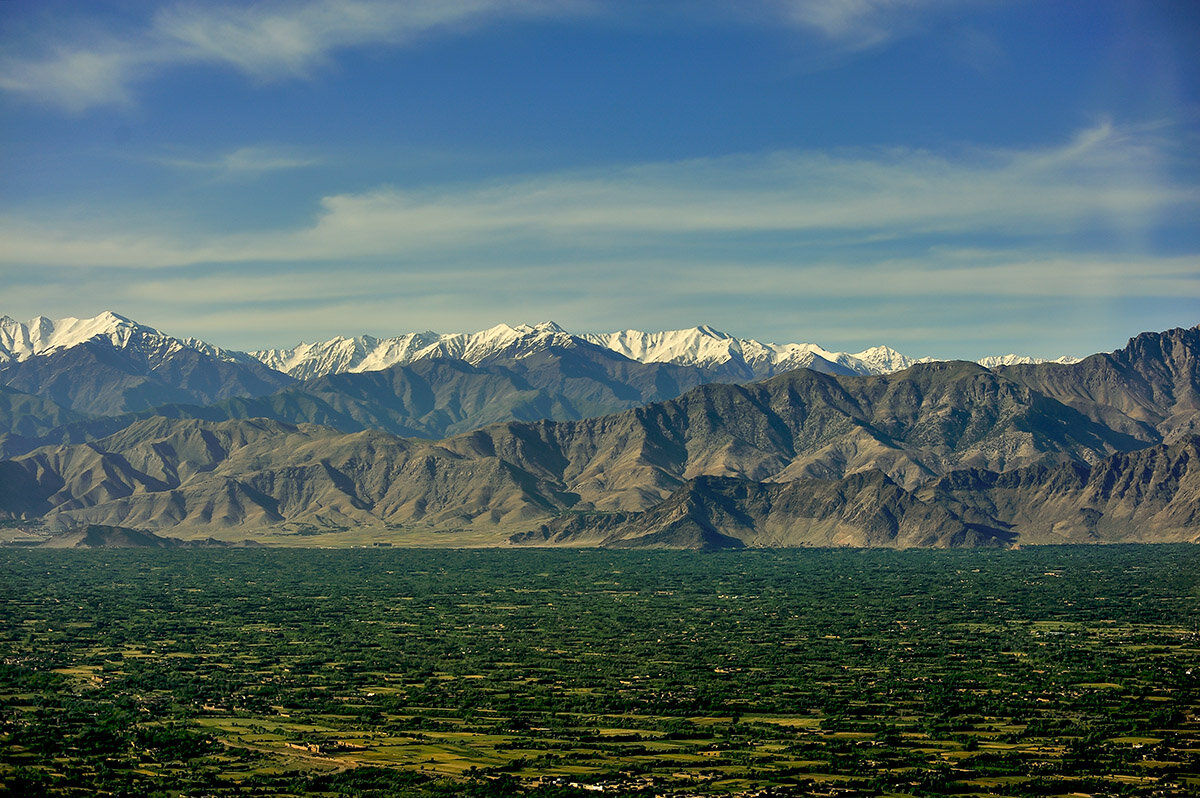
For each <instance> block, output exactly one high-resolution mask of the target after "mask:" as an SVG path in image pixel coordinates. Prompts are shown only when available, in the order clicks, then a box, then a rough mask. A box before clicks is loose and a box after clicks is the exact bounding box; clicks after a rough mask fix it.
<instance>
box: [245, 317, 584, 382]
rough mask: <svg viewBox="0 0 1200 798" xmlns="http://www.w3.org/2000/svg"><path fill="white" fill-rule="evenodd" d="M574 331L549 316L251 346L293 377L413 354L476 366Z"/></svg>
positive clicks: (409, 358)
mask: <svg viewBox="0 0 1200 798" xmlns="http://www.w3.org/2000/svg"><path fill="white" fill-rule="evenodd" d="M578 340H579V338H578V337H577V336H572V335H570V334H568V333H567V332H566V331H565V330H563V329H562V328H561V327H559V326H558V325H557V324H555V323H554V322H543V323H542V324H537V325H533V326H530V325H528V324H521V325H518V326H516V327H510V326H509V325H507V324H498V325H496V326H495V327H492V328H490V329H487V330H481V331H479V332H475V333H435V332H420V333H406V334H404V335H398V336H396V337H394V338H373V337H372V336H369V335H360V336H358V337H356V338H332V339H330V340H328V341H320V342H317V343H311V344H310V343H301V344H299V345H297V346H295V347H293V348H291V349H266V350H262V351H257V352H251V353H250V355H251V356H253V357H256V358H258V359H259V360H261V361H262V362H263V363H265V364H266V365H267V366H270V367H271V368H273V369H275V370H276V371H282V372H285V373H286V374H290V375H291V376H293V377H296V378H297V379H302V380H303V379H310V378H312V377H323V376H325V375H326V374H338V373H342V372H361V371H379V370H381V369H385V368H389V367H391V366H400V365H406V364H408V363H412V362H413V361H416V360H430V359H432V358H450V359H453V360H464V361H466V362H468V363H470V364H471V365H474V366H477V365H479V364H480V363H482V362H484V361H485V360H489V359H493V358H496V357H520V356H522V355H523V354H526V355H527V354H529V353H530V352H531V351H535V350H536V349H538V348H544V347H545V346H550V345H553V346H574V345H576V343H577V342H578Z"/></svg>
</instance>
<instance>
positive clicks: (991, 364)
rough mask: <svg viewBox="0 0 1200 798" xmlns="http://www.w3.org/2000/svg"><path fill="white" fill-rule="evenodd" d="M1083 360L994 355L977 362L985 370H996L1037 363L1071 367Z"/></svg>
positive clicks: (1068, 356) (1068, 357) (1075, 358)
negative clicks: (1003, 367)
mask: <svg viewBox="0 0 1200 798" xmlns="http://www.w3.org/2000/svg"><path fill="white" fill-rule="evenodd" d="M1080 360H1081V358H1077V357H1071V356H1070V355H1063V356H1062V357H1056V358H1054V359H1053V360H1046V359H1045V358H1040V357H1029V355H1011V354H1010V355H992V356H991V357H985V358H980V359H979V360H977V361H976V362H977V363H978V364H979V365H981V366H983V367H984V368H989V369H994V368H996V367H997V366H1024V365H1030V364H1036V363H1062V364H1063V365H1066V366H1069V365H1071V364H1072V363H1078V362H1079V361H1080Z"/></svg>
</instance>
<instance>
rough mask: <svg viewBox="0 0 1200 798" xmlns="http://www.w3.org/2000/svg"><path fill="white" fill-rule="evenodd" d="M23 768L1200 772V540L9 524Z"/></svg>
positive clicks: (778, 786) (958, 780) (68, 789)
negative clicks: (636, 539)
mask: <svg viewBox="0 0 1200 798" xmlns="http://www.w3.org/2000/svg"><path fill="white" fill-rule="evenodd" d="M0 606H2V611H0V662H2V664H0V723H2V724H3V725H2V728H0V743H2V744H0V794H12V795H37V794H50V795H80V796H83V795H88V796H90V795H98V794H113V795H164V796H167V795H170V796H176V795H179V796H182V795H188V796H198V795H272V796H280V795H303V794H325V795H405V796H407V795H411V796H424V795H458V794H469V795H520V794H527V795H537V796H569V795H595V794H597V792H598V791H599V790H601V789H602V790H604V792H603V793H602V794H608V795H673V794H723V795H736V794H744V795H752V794H753V795H814V794H820V795H829V796H834V795H837V796H842V795H846V796H848V795H933V794H938V795H940V794H956V795H989V796H994V795H1008V796H1026V795H1039V796H1041V795H1069V794H1077V795H1083V794H1086V795H1130V796H1138V795H1145V796H1171V795H1181V796H1182V795H1187V794H1195V793H1196V792H1197V791H1198V790H1200V549H1198V548H1197V547H1192V546H1113V547H1054V548H1027V549H1021V550H1016V551H909V552H894V551H856V550H796V551H770V552H768V551H748V552H740V553H727V554H697V553H689V552H653V553H645V552H639V553H630V552H607V551H592V550H576V551H554V550H527V551H501V550H459V551H431V550H405V549H371V550H340V551H329V550H300V549H293V550H283V549H264V550H254V549H249V550H213V549H208V550H166V551H164V550H155V551H83V552H76V551H39V550H32V549H21V548H7V549H3V550H0Z"/></svg>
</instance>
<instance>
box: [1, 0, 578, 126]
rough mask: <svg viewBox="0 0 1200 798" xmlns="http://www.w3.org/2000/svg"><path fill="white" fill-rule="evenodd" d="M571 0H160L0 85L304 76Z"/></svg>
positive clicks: (108, 99) (74, 90)
mask: <svg viewBox="0 0 1200 798" xmlns="http://www.w3.org/2000/svg"><path fill="white" fill-rule="evenodd" d="M580 7H581V6H580V3H579V2H577V1H576V0H404V2H392V1H391V0H303V1H302V2H281V1H279V0H277V1H276V2H268V3H254V4H236V5H235V4H216V3H197V2H192V3H187V4H179V5H171V6H165V7H163V8H162V9H160V10H159V12H158V13H157V14H155V15H154V16H153V18H152V19H151V20H150V21H149V22H148V23H147V25H146V26H145V27H144V28H143V29H141V30H136V31H130V32H126V33H125V34H124V35H123V36H118V35H113V36H111V37H110V38H109V39H107V40H105V41H103V42H102V43H100V44H88V45H86V46H78V45H66V44H61V45H59V46H57V47H55V48H54V49H53V50H52V51H51V52H50V53H49V54H47V55H44V56H41V57H36V58H31V59H20V58H15V57H10V58H8V59H5V60H4V61H3V62H2V63H0V89H3V90H5V91H9V92H15V93H21V94H25V95H28V96H30V97H32V98H33V99H35V100H38V101H41V102H45V103H48V104H52V105H58V106H60V107H63V108H65V109H67V110H70V111H83V110H86V109H88V108H91V107H93V106H99V105H107V104H113V103H124V102H129V101H130V98H131V96H132V86H133V85H134V84H135V83H137V82H138V81H140V80H143V79H145V78H146V77H148V76H150V75H151V74H153V73H154V72H155V70H158V69H162V68H165V67H170V66H173V65H180V64H189V63H212V64H218V65H225V66H229V67H233V68H235V69H237V70H239V71H241V72H243V73H245V74H247V75H250V76H252V77H254V78H256V79H260V80H274V79H281V78H291V77H305V76H308V75H310V74H311V73H312V71H313V70H314V69H315V68H317V67H319V66H321V65H322V64H324V63H326V62H327V61H328V60H329V59H330V58H331V56H332V54H333V53H335V52H336V51H337V50H339V49H342V48H348V47H356V46H362V45H372V44H385V45H404V44H406V43H410V42H411V41H413V40H415V39H417V38H419V37H422V36H428V35H432V34H436V33H444V32H451V31H454V30H457V29H459V28H465V27H470V26H474V25H482V24H486V23H487V22H489V21H492V20H495V19H499V18H505V17H541V16H547V15H562V14H569V13H575V12H576V11H577V10H578V9H579V8H580Z"/></svg>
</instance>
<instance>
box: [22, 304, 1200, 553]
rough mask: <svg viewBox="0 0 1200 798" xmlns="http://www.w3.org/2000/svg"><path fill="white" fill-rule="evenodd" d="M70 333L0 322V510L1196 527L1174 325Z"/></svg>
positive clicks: (212, 517) (1082, 533) (779, 539)
mask: <svg viewBox="0 0 1200 798" xmlns="http://www.w3.org/2000/svg"><path fill="white" fill-rule="evenodd" d="M98 318H102V317H98ZM90 321H92V322H95V321H96V320H90ZM70 322H71V323H68V324H66V325H64V324H62V323H54V322H51V323H48V324H40V323H37V321H36V320H35V323H31V324H30V325H17V324H16V323H15V322H12V320H11V319H7V318H5V319H3V320H0V333H2V337H0V383H7V386H8V387H7V388H4V389H2V390H0V421H3V422H4V424H5V425H6V427H7V429H8V430H9V432H8V435H6V436H4V438H2V439H0V452H3V454H4V457H5V458H6V459H4V460H2V461H0V518H8V519H10V523H27V524H31V525H41V527H42V528H44V529H45V530H47V531H62V530H70V529H78V528H84V527H87V526H88V525H97V524H98V525H105V526H113V527H125V528H133V529H140V530H154V531H159V532H162V531H164V530H166V531H169V532H170V533H171V534H172V535H177V536H180V537H189V536H206V535H214V536H217V537H220V536H221V535H222V534H223V533H225V532H229V534H234V532H236V537H237V538H239V539H240V538H246V537H249V538H252V539H253V538H254V537H255V536H256V535H259V536H266V537H269V538H271V539H275V540H282V539H287V542H292V543H295V542H305V541H309V542H320V543H322V544H323V545H325V544H335V545H336V543H337V541H338V539H339V535H341V536H343V537H344V536H345V535H346V534H347V533H346V532H345V530H347V529H349V528H355V529H366V530H373V532H371V534H373V535H375V536H376V539H386V540H389V541H394V542H401V543H402V542H405V540H415V539H417V538H418V537H420V536H421V535H425V534H427V533H428V534H436V535H438V536H440V537H439V540H440V541H441V542H443V543H445V544H450V545H454V544H455V543H456V541H458V543H459V545H461V543H462V542H463V541H468V542H470V543H472V544H478V543H485V544H491V545H499V544H507V545H605V546H622V547H629V546H645V547H690V548H717V547H733V548H736V547H742V546H795V545H857V546H876V545H885V546H930V545H936V546H978V545H986V546H1007V545H1014V544H1019V543H1046V542H1095V541H1125V540H1130V541H1133V540H1139V541H1140V540H1197V538H1198V537H1200V510H1198V506H1200V475H1198V474H1200V472H1198V471H1197V468H1196V466H1195V463H1196V457H1197V451H1198V449H1197V447H1198V446H1200V442H1198V441H1200V438H1198V437H1197V434H1198V432H1200V430H1198V427H1197V425H1198V424H1200V377H1198V371H1197V362H1198V357H1197V356H1198V354H1200V352H1198V349H1200V330H1197V329H1196V328H1191V329H1176V330H1169V331H1166V332H1162V333H1146V334H1143V335H1140V336H1137V337H1136V338H1134V339H1132V340H1131V341H1130V343H1129V345H1128V346H1126V347H1125V348H1124V349H1121V350H1118V351H1117V352H1113V353H1107V354H1099V355H1093V356H1091V357H1089V358H1086V359H1084V360H1082V361H1079V362H1077V363H1024V364H1012V365H1002V364H998V363H997V364H993V365H992V367H991V368H986V367H984V366H981V365H979V364H976V363H967V362H961V361H952V362H928V361H927V362H913V361H911V360H908V359H903V360H902V358H903V356H902V355H899V354H898V353H895V352H893V351H892V350H887V349H885V348H882V347H881V348H877V349H875V350H867V351H866V352H861V353H857V354H855V355H845V354H844V353H834V352H829V351H827V350H821V349H820V348H819V347H812V346H810V345H801V344H794V345H788V346H775V345H763V344H756V343H755V342H751V341H746V340H740V339H734V338H731V337H729V336H724V335H722V334H720V333H718V332H716V331H714V330H711V329H710V328H696V330H693V331H682V332H679V333H653V334H648V333H637V332H634V331H627V332H624V333H612V334H608V335H594V336H577V335H571V334H569V333H566V332H565V331H563V330H561V329H560V328H558V327H557V326H555V325H551V324H543V325H537V326H535V327H520V328H510V327H504V328H493V329H492V330H489V331H485V332H484V333H478V334H474V335H464V336H437V335H434V334H432V333H430V334H421V335H422V336H424V337H420V336H410V337H402V338H407V339H408V340H407V343H404V342H402V341H401V339H389V341H390V343H387V345H386V346H385V347H383V348H381V345H382V342H380V341H375V340H374V339H339V340H341V341H343V342H347V341H350V342H355V341H357V342H359V344H361V345H358V344H355V345H349V344H348V345H346V346H345V347H343V349H337V347H334V346H324V345H314V346H315V347H316V349H319V350H320V351H319V352H317V351H315V350H314V349H312V348H310V349H309V350H306V351H305V352H301V353H299V354H297V352H298V349H299V348H298V349H297V350H288V351H289V352H290V354H287V353H283V352H278V351H276V352H275V353H274V354H269V353H264V352H260V353H255V354H254V355H253V356H251V355H249V354H246V353H236V352H229V351H226V350H220V349H217V348H215V347H210V346H208V345H207V344H203V343H201V342H195V341H187V340H180V339H171V338H169V337H167V336H163V335H162V334H161V333H158V332H157V331H154V330H152V329H150V328H146V327H143V326H142V325H137V324H136V323H134V322H130V321H129V320H128V319H124V318H123V317H119V316H115V314H111V318H110V319H107V320H104V321H103V322H99V323H96V324H88V323H83V322H75V321H74V320H70ZM16 328H19V329H16ZM89 332H90V333H91V335H90V336H88V337H86V338H82V336H83V335H84V333H89ZM80 338H82V340H78V339H80ZM369 341H374V345H372V346H367V343H368V342H369ZM327 343H328V342H327ZM806 347H807V348H806ZM76 350H82V352H79V351H76ZM334 350H337V351H339V352H341V355H339V357H340V358H341V359H338V358H334V357H332V356H331V353H332V352H333V351H334ZM385 350H386V352H387V353H390V354H388V355H387V357H395V358H396V360H395V362H393V363H390V364H387V365H383V364H384V363H385V361H386V360H387V357H384V356H383V355H382V354H379V353H381V352H384V351H385ZM370 353H375V354H370ZM371 357H374V359H373V360H372V359H370V358H371ZM260 358H261V359H260ZM272 363H274V364H275V365H276V366H279V367H281V368H287V369H288V370H289V371H291V372H292V373H285V372H283V371H281V370H278V369H276V368H273V367H271V366H270V364H272ZM798 363H807V365H801V366H800V367H798V368H790V366H794V365H795V364H798ZM188 364H191V368H188V367H187V366H188ZM305 364H307V365H305ZM364 364H373V365H380V366H381V367H380V368H377V369H371V368H368V365H364ZM872 364H873V365H872ZM900 365H905V366H906V367H904V368H903V369H902V370H896V369H895V368H894V367H896V366H900ZM306 369H307V371H306ZM321 370H324V373H323V374H319V375H318V372H319V371H321ZM50 375H53V379H51V378H50ZM298 375H299V376H306V377H307V378H306V379H302V380H298V379H297V376H298ZM764 376H765V377H766V378H765V379H763V378H762V377H764ZM106 379H111V380H112V382H113V384H114V385H115V386H116V388H115V389H113V390H112V391H107V392H106V388H105V383H104V381H105V380H106ZM80 386H82V387H80ZM106 393H107V396H108V397H109V398H108V399H106V400H103V401H102V397H103V396H105V395H106ZM155 395H168V396H169V397H170V398H168V399H167V403H166V404H164V403H159V404H157V405H155V404H153V401H154V400H153V397H154V396H155ZM56 397H57V398H56ZM60 399H61V401H60ZM100 408H103V409H100ZM130 411H133V412H130ZM614 411H615V412H614ZM104 413H107V415H103V414H104ZM271 536H275V537H271ZM289 536H290V537H289ZM131 539H132V538H131ZM421 539H422V540H424V539H425V538H421Z"/></svg>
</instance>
